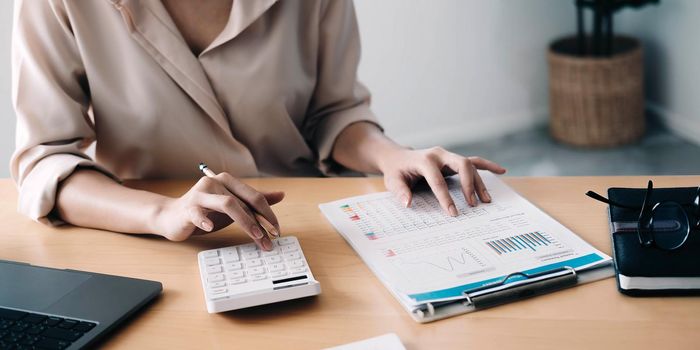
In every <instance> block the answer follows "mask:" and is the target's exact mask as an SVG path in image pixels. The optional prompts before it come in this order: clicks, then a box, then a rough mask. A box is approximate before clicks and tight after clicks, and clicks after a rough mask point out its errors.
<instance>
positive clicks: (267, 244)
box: [241, 203, 279, 251]
mask: <svg viewBox="0 0 700 350" xmlns="http://www.w3.org/2000/svg"><path fill="white" fill-rule="evenodd" d="M241 207H242V208H243V210H244V211H245V212H246V214H248V215H250V216H251V217H253V218H254V219H255V221H257V224H258V227H259V228H262V229H263V230H262V233H263V236H262V238H259V239H258V238H255V237H253V241H254V242H255V244H257V245H258V247H260V249H262V250H268V251H269V250H272V241H271V240H270V236H269V229H268V228H266V227H263V226H262V222H265V223H266V224H267V225H268V227H269V226H271V224H270V223H269V222H267V220H265V218H264V217H263V216H262V215H260V214H258V213H255V212H253V211H252V210H251V209H250V208H249V207H248V206H247V205H245V203H241ZM271 229H274V227H272V228H271ZM275 234H276V235H277V236H279V232H276V233H275Z"/></svg>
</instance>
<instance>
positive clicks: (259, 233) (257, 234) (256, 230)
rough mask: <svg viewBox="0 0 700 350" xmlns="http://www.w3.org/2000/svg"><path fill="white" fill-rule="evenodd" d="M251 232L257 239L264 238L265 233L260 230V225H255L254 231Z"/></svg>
mask: <svg viewBox="0 0 700 350" xmlns="http://www.w3.org/2000/svg"><path fill="white" fill-rule="evenodd" d="M251 232H253V236H254V237H255V238H263V232H262V230H261V229H260V227H258V225H253V229H252V230H251Z"/></svg>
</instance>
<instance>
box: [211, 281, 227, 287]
mask: <svg viewBox="0 0 700 350" xmlns="http://www.w3.org/2000/svg"><path fill="white" fill-rule="evenodd" d="M221 287H226V282H214V283H209V288H221Z"/></svg>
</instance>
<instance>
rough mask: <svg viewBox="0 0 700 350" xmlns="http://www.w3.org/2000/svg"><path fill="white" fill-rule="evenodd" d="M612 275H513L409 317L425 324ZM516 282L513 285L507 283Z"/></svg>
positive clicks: (608, 268)
mask: <svg viewBox="0 0 700 350" xmlns="http://www.w3.org/2000/svg"><path fill="white" fill-rule="evenodd" d="M614 274H615V270H614V268H613V265H612V264H605V265H602V266H595V267H592V268H589V269H585V270H579V271H576V270H575V269H574V268H571V267H568V266H565V267H560V268H556V269H552V270H548V271H544V272H539V273H536V274H527V273H523V272H514V273H511V274H509V275H507V276H505V277H503V278H502V279H501V280H500V281H498V282H496V283H493V284H491V285H488V286H483V287H479V288H473V289H468V290H465V291H464V292H462V294H463V295H464V298H462V299H457V300H450V301H444V302H434V303H424V304H422V305H421V306H420V307H417V308H414V309H413V310H411V312H410V313H411V317H412V318H413V319H414V320H415V321H416V322H419V323H428V322H433V321H437V320H441V319H444V318H448V317H452V316H456V315H460V314H465V313H469V312H474V311H478V310H483V309H486V308H490V307H494V306H498V305H502V304H507V303H510V302H514V301H519V300H524V299H529V298H532V297H535V296H539V295H543V294H548V293H551V292H555V291H558V290H562V289H566V288H569V287H573V286H576V285H579V284H584V283H589V282H594V281H598V280H602V279H605V278H609V277H611V276H613V275H614ZM516 278H517V279H518V280H517V281H513V282H508V281H510V280H511V279H516Z"/></svg>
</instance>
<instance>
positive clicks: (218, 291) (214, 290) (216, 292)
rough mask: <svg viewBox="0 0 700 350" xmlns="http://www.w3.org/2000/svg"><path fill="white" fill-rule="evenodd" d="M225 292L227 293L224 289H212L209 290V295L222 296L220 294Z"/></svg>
mask: <svg viewBox="0 0 700 350" xmlns="http://www.w3.org/2000/svg"><path fill="white" fill-rule="evenodd" d="M227 291H228V289H226V288H214V289H212V290H211V294H222V293H226V292H227Z"/></svg>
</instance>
